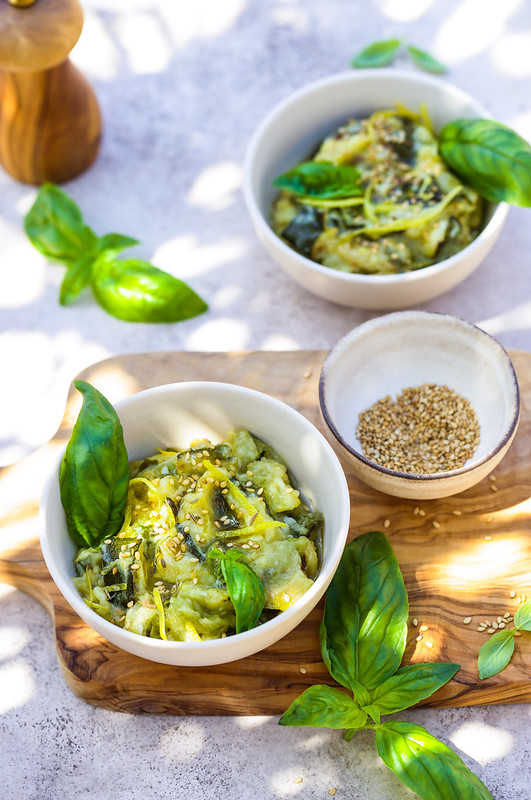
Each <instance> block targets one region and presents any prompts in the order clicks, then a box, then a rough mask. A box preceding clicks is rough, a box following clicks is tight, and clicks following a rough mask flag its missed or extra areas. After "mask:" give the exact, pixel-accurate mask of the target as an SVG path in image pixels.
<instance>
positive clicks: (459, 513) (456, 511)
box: [452, 508, 461, 517]
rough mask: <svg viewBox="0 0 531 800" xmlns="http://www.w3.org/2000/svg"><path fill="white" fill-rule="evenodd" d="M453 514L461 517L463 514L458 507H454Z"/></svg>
mask: <svg viewBox="0 0 531 800" xmlns="http://www.w3.org/2000/svg"><path fill="white" fill-rule="evenodd" d="M452 514H453V515H454V516H455V517H460V516H461V511H459V510H458V509H457V508H454V509H453V511H452Z"/></svg>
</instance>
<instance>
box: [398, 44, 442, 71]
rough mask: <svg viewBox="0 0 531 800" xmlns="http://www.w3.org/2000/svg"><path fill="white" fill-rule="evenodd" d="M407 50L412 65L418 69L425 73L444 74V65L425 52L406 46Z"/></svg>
mask: <svg viewBox="0 0 531 800" xmlns="http://www.w3.org/2000/svg"><path fill="white" fill-rule="evenodd" d="M407 50H408V53H409V55H410V56H411V60H412V61H413V63H414V64H416V65H417V67H420V69H424V70H426V72H435V73H441V72H446V67H445V66H444V64H441V62H440V61H438V60H437V59H436V58H435V57H434V56H432V55H431V54H430V53H427V52H426V51H425V50H419V48H418V47H413V45H408V47H407Z"/></svg>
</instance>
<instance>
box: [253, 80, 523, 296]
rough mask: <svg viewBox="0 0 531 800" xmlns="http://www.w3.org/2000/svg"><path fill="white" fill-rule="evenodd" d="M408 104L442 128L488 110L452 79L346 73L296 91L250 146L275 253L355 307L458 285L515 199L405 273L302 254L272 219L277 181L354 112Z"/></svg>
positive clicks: (312, 287)
mask: <svg viewBox="0 0 531 800" xmlns="http://www.w3.org/2000/svg"><path fill="white" fill-rule="evenodd" d="M396 103H402V104H403V105H405V106H407V107H408V108H409V109H411V110H413V111H418V110H419V107H420V105H421V104H424V105H425V106H426V109H427V111H428V114H429V116H430V118H431V120H432V122H433V126H434V128H435V130H436V131H437V130H440V128H441V127H442V126H443V125H444V124H445V123H447V122H450V121H451V120H455V119H458V118H460V117H474V118H477V117H483V118H487V117H489V114H488V113H487V112H486V111H485V109H484V108H482V106H481V105H480V104H479V103H477V102H476V101H475V100H474V99H473V98H471V97H470V96H469V95H467V94H466V93H465V92H463V91H461V90H460V89H458V88H456V87H455V86H452V85H451V84H450V83H448V82H447V81H445V80H442V79H440V78H435V77H432V76H430V75H423V74H422V73H419V72H412V71H411V72H409V71H401V70H396V69H375V70H360V71H354V70H352V71H350V72H346V73H340V74H338V75H332V76H331V77H328V78H324V79H323V80H320V81H316V82H315V83H311V84H309V85H307V86H304V87H303V88H302V89H299V90H298V91H296V92H294V93H293V94H292V95H290V96H289V97H288V98H287V99H285V100H284V101H282V102H281V103H280V104H279V105H277V106H276V107H275V108H274V109H273V110H272V111H271V112H270V113H269V114H268V115H267V117H266V118H265V119H264V120H263V122H262V123H261V124H260V125H259V127H258V128H257V130H256V132H255V133H254V135H253V137H252V139H251V141H250V143H249V146H248V148H247V152H246V156H245V163H244V183H243V189H244V197H245V201H246V204H247V208H248V211H249V214H250V217H251V220H252V223H253V225H254V228H255V230H256V232H257V234H258V237H259V238H260V240H261V241H262V243H263V244H264V246H265V248H266V250H267V251H268V253H269V255H270V256H271V257H272V258H273V259H274V261H276V263H277V264H278V265H279V267H281V268H282V269H283V270H284V271H285V272H286V273H287V274H288V275H289V276H290V277H291V278H293V279H294V280H295V281H297V283H299V284H300V285H301V286H303V287H304V288H305V289H307V290H308V291H310V292H312V293H314V294H316V295H318V296H319V297H323V298H324V299H326V300H331V301H332V302H334V303H339V304H341V305H345V306H353V307H355V308H364V309H373V310H395V309H402V308H407V307H411V306H413V305H417V304H419V303H423V302H425V301H427V300H431V299H433V298H434V297H437V296H438V295H441V294H443V293H444V292H447V291H448V290H449V289H452V288H453V287H454V286H456V285H457V284H458V283H460V282H461V281H463V280H464V279H465V278H467V277H468V276H469V275H470V274H471V273H472V272H473V271H474V270H475V269H476V267H478V266H479V264H480V263H481V261H482V260H483V259H484V258H485V257H486V255H487V254H488V253H489V251H490V250H491V248H492V247H493V245H494V244H495V242H496V240H497V239H498V236H499V235H500V233H501V230H502V227H503V224H504V222H505V218H506V216H507V211H508V206H507V205H506V204H505V203H502V204H499V205H498V206H495V207H491V208H490V210H489V212H488V215H487V220H486V224H485V227H484V229H483V231H482V232H481V233H480V235H479V236H478V237H477V238H476V239H475V240H474V241H473V242H472V243H471V244H470V245H468V247H466V248H465V249H464V250H462V251H461V252H460V253H457V254H456V255H454V256H451V257H450V258H447V259H445V260H444V261H441V262H440V263H438V264H434V265H432V266H430V267H425V268H423V269H419V270H416V271H414V272H407V273H401V274H399V275H356V274H350V273H346V272H340V271H339V270H335V269H331V268H329V267H324V266H322V265H320V264H318V263H316V262H315V261H312V260H311V259H309V258H306V257H305V256H303V255H301V254H300V253H297V252H296V251H295V250H294V249H292V248H291V247H289V246H288V245H287V244H286V243H285V242H284V241H282V239H281V238H280V237H279V236H277V235H276V234H275V233H274V231H273V230H272V228H271V225H270V213H271V205H272V203H273V200H274V198H275V196H276V194H277V191H278V190H277V189H275V187H274V186H273V180H274V178H276V177H277V176H278V175H280V174H282V173H283V172H286V171H287V170H288V169H291V168H293V167H294V166H296V165H297V164H299V163H300V162H301V161H305V160H307V158H308V157H309V155H310V154H311V153H312V152H313V151H314V150H315V148H316V146H317V145H318V144H319V142H320V141H321V140H322V139H323V138H324V137H325V136H327V135H328V134H330V133H331V132H333V131H334V130H335V129H336V128H337V127H338V126H339V125H341V124H343V123H345V122H346V121H347V120H348V119H349V118H351V117H360V116H367V115H368V114H370V113H371V112H373V111H376V110H379V109H387V108H393V107H395V105H396Z"/></svg>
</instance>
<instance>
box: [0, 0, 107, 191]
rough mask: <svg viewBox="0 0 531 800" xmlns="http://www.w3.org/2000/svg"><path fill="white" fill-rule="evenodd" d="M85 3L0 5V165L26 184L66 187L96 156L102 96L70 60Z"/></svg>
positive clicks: (6, 1) (8, 1)
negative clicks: (47, 183)
mask: <svg viewBox="0 0 531 800" xmlns="http://www.w3.org/2000/svg"><path fill="white" fill-rule="evenodd" d="M82 28H83V11H82V8H81V6H80V4H79V0H0V164H1V165H2V166H3V167H4V169H5V170H6V171H7V172H8V173H9V174H10V175H12V176H13V177H14V178H16V179H17V180H19V181H22V182H23V183H30V184H33V185H37V186H38V185H40V184H42V183H44V182H45V181H51V182H52V183H64V182H65V181H68V180H71V179H72V178H75V177H76V176H77V175H79V174H80V173H81V172H83V171H84V170H86V169H87V168H88V167H89V166H90V165H91V164H92V162H93V161H94V159H95V158H96V155H97V153H98V149H99V144H100V138H101V115H100V110H99V106H98V102H97V100H96V96H95V94H94V92H93V90H92V88H91V87H90V85H89V84H88V82H87V81H86V80H85V78H84V77H83V75H82V74H81V73H80V72H79V70H78V69H76V67H74V65H73V64H72V63H71V62H70V60H69V58H68V55H69V53H70V51H71V50H72V48H73V47H74V45H75V43H76V42H77V40H78V39H79V36H80V34H81V30H82Z"/></svg>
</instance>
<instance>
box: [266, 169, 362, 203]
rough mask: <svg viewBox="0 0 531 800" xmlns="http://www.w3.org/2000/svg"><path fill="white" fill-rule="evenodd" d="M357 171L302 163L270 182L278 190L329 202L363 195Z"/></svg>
mask: <svg viewBox="0 0 531 800" xmlns="http://www.w3.org/2000/svg"><path fill="white" fill-rule="evenodd" d="M360 178H361V175H360V172H359V171H358V170H357V169H356V168H355V167H351V166H349V165H348V164H345V165H341V166H336V165H335V164H330V163H329V162H328V161H305V162H304V163H302V164H299V165H298V166H297V167H295V168H294V169H291V170H289V172H285V173H284V174H283V175H279V176H278V177H277V178H275V180H274V181H273V184H274V186H276V187H277V188H278V189H284V190H286V191H289V192H291V193H292V194H296V195H300V196H301V200H302V199H303V198H304V197H310V198H321V199H332V198H342V197H343V198H344V197H352V196H353V195H363V191H364V190H363V187H362V186H361V185H360Z"/></svg>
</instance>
